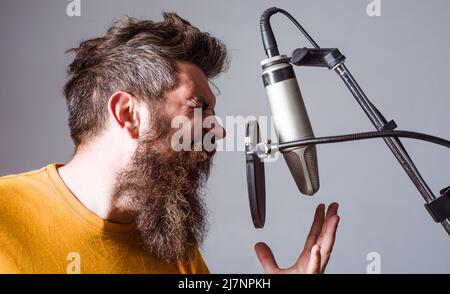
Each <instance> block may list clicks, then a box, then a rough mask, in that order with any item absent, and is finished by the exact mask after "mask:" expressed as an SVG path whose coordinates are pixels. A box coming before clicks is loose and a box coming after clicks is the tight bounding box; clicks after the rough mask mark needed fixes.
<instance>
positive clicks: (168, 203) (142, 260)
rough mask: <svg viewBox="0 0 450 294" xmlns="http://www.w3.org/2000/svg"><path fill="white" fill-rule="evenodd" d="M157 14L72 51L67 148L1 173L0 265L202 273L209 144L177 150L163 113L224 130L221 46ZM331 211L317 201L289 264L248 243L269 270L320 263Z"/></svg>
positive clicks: (327, 249) (124, 23)
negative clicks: (62, 157)
mask: <svg viewBox="0 0 450 294" xmlns="http://www.w3.org/2000/svg"><path fill="white" fill-rule="evenodd" d="M163 17H164V19H163V21H161V22H153V21H147V20H138V19H134V18H124V19H121V20H119V21H117V22H116V23H114V24H113V25H112V26H111V27H110V28H109V29H108V31H107V32H106V34H105V35H104V36H102V37H98V38H94V39H90V40H87V41H84V42H82V43H81V44H80V45H79V47H77V48H73V49H71V50H69V51H71V52H73V53H74V54H75V58H74V61H73V62H72V63H71V64H70V66H69V68H68V80H67V83H66V84H65V86H64V95H65V97H66V100H67V106H68V112H69V122H68V124H69V129H70V135H71V137H72V139H73V142H74V144H75V152H74V156H73V158H72V159H71V160H70V161H69V162H68V163H67V164H50V165H48V166H46V167H43V168H42V169H39V170H36V171H31V172H27V173H23V174H18V175H10V176H4V177H2V178H0V272H1V273H65V272H81V273H207V272H208V268H207V266H206V265H205V262H204V261H203V259H202V257H201V254H200V252H199V249H198V248H199V246H200V245H201V243H202V240H203V238H204V236H205V229H206V228H205V223H206V219H205V218H206V217H205V215H206V213H205V211H206V210H205V207H204V205H203V201H202V199H203V198H202V187H203V186H204V184H205V182H206V180H207V178H208V175H209V171H210V168H211V164H212V158H213V155H214V150H211V149H210V148H209V149H208V148H204V149H202V148H200V150H198V148H197V149H196V148H195V147H196V145H195V144H194V143H195V142H194V141H195V140H194V139H195V137H194V136H192V142H188V143H191V144H188V145H189V146H190V147H191V148H189V149H188V150H185V149H183V150H175V149H174V146H173V145H174V144H173V143H174V142H173V140H172V138H173V135H174V133H175V132H176V131H177V130H178V129H177V128H173V127H172V125H171V123H172V121H173V119H174V118H175V117H180V116H182V117H186V118H187V119H188V121H189V122H191V124H190V126H189V129H188V130H187V133H195V132H194V127H195V122H194V117H195V116H194V112H195V110H196V109H201V120H203V121H204V120H206V119H208V120H209V121H210V124H209V126H210V127H203V129H202V132H201V137H202V138H203V137H205V135H206V134H212V136H210V137H211V144H214V143H215V141H217V140H220V139H222V138H224V136H225V130H224V129H223V127H222V126H221V125H220V124H219V123H218V122H217V120H216V119H215V117H214V116H215V112H214V107H215V104H216V98H215V96H214V94H213V92H212V91H211V89H210V86H209V83H208V81H209V79H212V78H214V77H216V76H218V75H219V74H220V73H221V72H223V71H224V69H225V68H226V65H227V60H228V59H227V51H226V47H225V45H224V44H223V43H222V42H221V41H220V40H218V39H216V38H214V37H213V36H211V35H210V34H209V33H206V32H202V31H200V30H199V29H198V28H196V27H194V26H192V25H191V24H190V23H189V22H188V21H186V20H184V19H182V18H181V17H179V16H178V15H176V14H174V13H164V14H163ZM211 122H212V123H211ZM184 127H185V126H184ZM187 137H189V136H187ZM197 139H198V138H197ZM200 141H201V140H200ZM184 143H186V142H184ZM338 221H339V217H338V216H337V204H332V205H331V206H330V207H329V208H328V211H327V213H326V216H325V207H324V205H319V207H318V208H317V211H316V215H315V219H314V222H313V226H312V228H311V232H310V235H309V236H308V238H307V242H306V244H305V249H304V250H303V253H302V254H301V255H300V257H299V259H298V261H297V262H296V263H295V264H294V266H292V267H291V268H289V269H280V268H278V266H277V265H276V262H275V259H274V257H273V255H272V253H271V251H270V249H269V248H268V247H267V245H265V244H264V243H259V244H257V245H256V252H257V255H258V257H259V259H260V261H261V263H262V265H263V267H264V269H265V270H266V272H269V273H288V272H293V273H301V272H305V273H306V272H308V273H323V271H324V270H325V267H326V265H327V262H328V259H329V256H330V253H331V250H332V248H333V243H334V239H335V232H336V228H337V224H338Z"/></svg>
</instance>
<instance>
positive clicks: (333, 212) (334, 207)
mask: <svg viewBox="0 0 450 294" xmlns="http://www.w3.org/2000/svg"><path fill="white" fill-rule="evenodd" d="M338 209H339V204H337V203H336V202H333V203H331V204H330V205H329V206H328V209H327V214H326V216H325V220H324V223H323V225H322V229H321V232H320V235H319V237H318V239H317V243H318V244H319V245H321V244H322V240H323V236H324V234H325V231H326V230H327V227H328V223H329V222H330V219H331V217H332V216H334V215H337V212H338Z"/></svg>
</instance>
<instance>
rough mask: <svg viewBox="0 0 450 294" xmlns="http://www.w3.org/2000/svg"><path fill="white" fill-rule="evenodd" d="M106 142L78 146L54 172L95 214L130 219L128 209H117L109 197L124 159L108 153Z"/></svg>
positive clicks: (118, 220)
mask: <svg viewBox="0 0 450 294" xmlns="http://www.w3.org/2000/svg"><path fill="white" fill-rule="evenodd" d="M106 145H107V144H106V142H103V143H102V142H97V143H95V144H89V146H87V147H83V148H79V149H78V150H77V152H76V154H75V156H74V157H73V158H72V160H71V161H70V162H69V163H67V164H66V165H64V166H62V167H60V168H59V169H58V172H59V175H60V176H61V178H62V180H63V181H64V183H65V184H66V186H67V187H68V188H69V190H70V191H71V192H72V193H73V194H74V195H75V197H76V198H77V199H78V200H79V201H80V202H81V203H82V204H83V205H84V206H85V207H86V208H88V209H89V210H90V211H92V212H93V213H95V214H96V215H97V216H99V217H100V218H102V219H105V220H108V221H111V222H115V223H131V222H133V218H132V216H131V213H130V212H128V211H123V210H121V209H119V208H118V207H117V206H116V204H115V203H116V202H115V201H114V200H115V199H114V197H113V189H114V185H115V179H116V177H117V174H118V172H119V171H120V170H121V169H122V168H123V167H124V166H125V164H126V159H125V158H123V156H122V158H121V156H120V155H119V154H110V153H109V152H110V151H111V149H112V148H111V146H110V145H109V146H106ZM114 149H116V150H117V149H119V148H114ZM119 150H120V149H119ZM112 159H113V160H112Z"/></svg>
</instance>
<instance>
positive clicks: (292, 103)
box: [260, 8, 320, 195]
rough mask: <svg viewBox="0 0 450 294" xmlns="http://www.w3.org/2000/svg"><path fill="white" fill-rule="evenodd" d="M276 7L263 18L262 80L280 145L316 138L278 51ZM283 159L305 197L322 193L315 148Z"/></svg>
mask: <svg viewBox="0 0 450 294" xmlns="http://www.w3.org/2000/svg"><path fill="white" fill-rule="evenodd" d="M277 11H278V10H277V8H273V9H268V10H266V11H265V12H264V13H263V15H262V16H261V22H260V25H261V36H262V40H263V45H264V50H265V52H266V54H267V57H268V58H267V59H265V60H263V61H262V62H261V65H262V69H263V71H262V79H263V82H264V87H265V91H266V94H267V97H268V100H269V104H270V109H271V112H272V119H273V123H274V127H275V132H276V135H277V138H278V142H279V143H284V142H288V141H295V140H300V139H309V138H314V133H313V130H312V127H311V123H310V121H309V117H308V113H307V111H306V107H305V104H304V102H303V98H302V94H301V92H300V88H299V86H298V83H297V78H296V76H295V72H294V69H293V67H292V65H291V64H290V62H289V58H288V57H287V56H285V55H280V54H279V52H278V48H277V44H276V40H275V37H274V35H273V32H272V29H271V26H270V22H269V18H270V16H271V15H272V14H274V13H276V12H277ZM283 156H284V159H285V161H286V163H287V165H288V167H289V170H290V172H291V174H292V176H293V178H294V180H295V183H296V185H297V187H298V189H299V190H300V192H301V193H302V194H305V195H313V194H314V193H316V192H317V191H318V190H319V186H320V184H319V169H318V164H317V151H316V147H315V145H310V146H303V147H293V148H291V149H288V150H285V151H284V152H283Z"/></svg>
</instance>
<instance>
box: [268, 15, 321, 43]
mask: <svg viewBox="0 0 450 294" xmlns="http://www.w3.org/2000/svg"><path fill="white" fill-rule="evenodd" d="M276 9H277V11H278V12H280V13H282V14H284V15H285V16H286V17H287V18H289V19H290V20H291V21H292V22H293V23H294V24H295V26H296V27H297V28H298V29H299V30H300V32H302V34H303V35H304V36H305V37H306V39H308V41H309V42H310V43H311V45H313V46H314V47H315V48H317V49H319V48H320V47H319V45H318V44H317V43H316V41H314V39H313V38H312V37H311V36H310V35H309V34H308V32H306V30H305V29H304V28H303V27H302V25H301V24H300V23H299V22H298V21H297V20H296V19H295V18H294V17H293V16H292V15H291V14H290V13H289V12H287V11H286V10H284V9H281V8H276Z"/></svg>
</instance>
